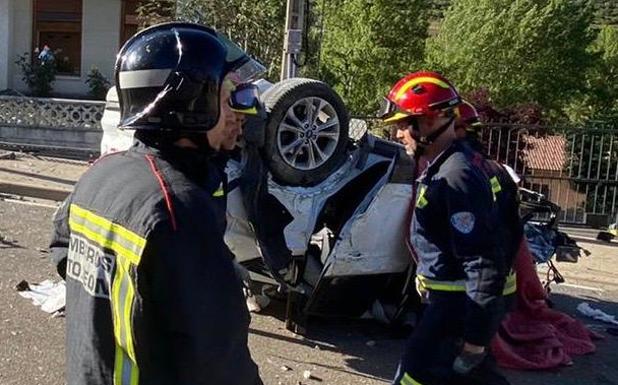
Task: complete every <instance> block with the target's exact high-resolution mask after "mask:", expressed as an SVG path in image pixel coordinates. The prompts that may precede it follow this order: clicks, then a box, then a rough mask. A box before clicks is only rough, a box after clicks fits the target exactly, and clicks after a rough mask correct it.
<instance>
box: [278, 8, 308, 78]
mask: <svg viewBox="0 0 618 385" xmlns="http://www.w3.org/2000/svg"><path fill="white" fill-rule="evenodd" d="M305 1H306V0H288V3H287V10H286V17H285V36H284V39H283V60H282V61H281V80H284V79H289V78H293V77H296V76H297V72H298V66H297V65H296V59H297V57H298V55H299V54H300V51H301V49H302V45H303V39H302V36H303V28H304V26H303V23H304V20H305Z"/></svg>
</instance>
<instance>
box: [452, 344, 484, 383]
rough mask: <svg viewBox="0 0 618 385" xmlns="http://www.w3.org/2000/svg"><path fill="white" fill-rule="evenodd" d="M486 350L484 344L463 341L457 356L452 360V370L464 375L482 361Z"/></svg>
mask: <svg viewBox="0 0 618 385" xmlns="http://www.w3.org/2000/svg"><path fill="white" fill-rule="evenodd" d="M486 355H487V352H486V350H485V347H484V346H478V345H472V344H469V343H467V342H466V343H465V344H464V346H463V349H462V351H461V353H460V354H459V356H457V358H455V362H453V370H454V371H455V372H456V373H458V374H462V375H466V374H468V373H470V372H471V371H472V369H474V368H476V367H477V366H479V365H480V364H481V362H483V360H484V359H485V356H486Z"/></svg>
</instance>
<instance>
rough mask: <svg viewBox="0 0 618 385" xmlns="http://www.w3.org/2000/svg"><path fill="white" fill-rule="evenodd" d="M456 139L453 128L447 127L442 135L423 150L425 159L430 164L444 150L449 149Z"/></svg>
mask: <svg viewBox="0 0 618 385" xmlns="http://www.w3.org/2000/svg"><path fill="white" fill-rule="evenodd" d="M456 139H457V136H456V135H455V130H454V128H453V126H451V127H449V128H448V129H447V130H446V131H444V132H443V133H442V135H440V136H438V137H437V138H436V139H435V140H434V141H433V143H432V144H431V145H429V146H427V148H426V150H425V154H424V155H425V157H426V158H427V160H428V161H429V162H432V161H433V160H434V159H435V158H436V157H437V156H438V155H440V154H441V153H442V152H444V150H446V149H447V148H449V147H450V146H451V144H453V142H454V141H455V140H456Z"/></svg>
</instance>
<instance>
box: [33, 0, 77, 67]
mask: <svg viewBox="0 0 618 385" xmlns="http://www.w3.org/2000/svg"><path fill="white" fill-rule="evenodd" d="M33 29H34V33H33V42H32V44H33V46H34V48H35V49H37V48H38V49H43V48H44V47H45V46H48V47H49V48H50V49H51V51H52V52H53V53H54V56H55V59H56V65H57V66H58V73H59V74H62V75H77V76H79V75H80V71H81V61H82V0H35V1H34V26H33Z"/></svg>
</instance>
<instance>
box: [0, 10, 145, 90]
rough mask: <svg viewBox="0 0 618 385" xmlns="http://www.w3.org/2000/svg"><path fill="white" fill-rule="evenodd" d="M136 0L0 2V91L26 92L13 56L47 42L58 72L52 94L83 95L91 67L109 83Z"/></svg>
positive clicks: (133, 25)
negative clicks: (96, 69) (53, 54)
mask: <svg viewBox="0 0 618 385" xmlns="http://www.w3.org/2000/svg"><path fill="white" fill-rule="evenodd" d="M136 3H137V0H0V91H1V90H5V89H12V90H16V91H19V92H27V91H28V89H27V86H26V85H25V83H24V82H23V81H22V80H21V77H22V74H21V72H20V70H19V68H18V67H17V65H16V64H15V61H16V60H17V58H18V56H20V55H23V54H24V53H30V54H33V52H36V51H38V50H41V49H43V47H45V46H48V47H49V48H50V50H51V51H52V52H54V53H55V59H56V63H57V66H58V75H57V76H56V81H55V82H54V85H53V87H54V90H53V93H54V94H55V95H60V96H83V95H86V94H87V93H88V89H89V88H88V85H87V84H86V78H87V76H88V73H89V72H90V71H91V69H92V68H93V67H96V68H98V69H99V70H100V71H101V73H102V74H103V75H104V76H105V77H106V78H107V79H109V80H110V81H113V79H112V77H113V70H114V63H115V60H116V53H117V52H118V50H119V49H120V46H121V45H122V43H123V42H124V41H126V39H127V38H128V37H130V36H131V35H132V34H133V33H135V32H136V31H137V18H136V16H135V8H136V6H137V4H136Z"/></svg>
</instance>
